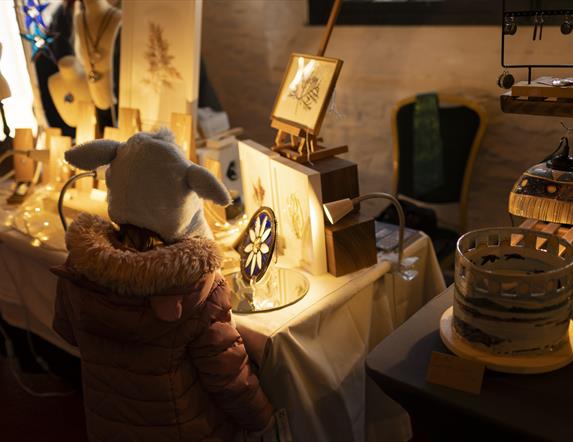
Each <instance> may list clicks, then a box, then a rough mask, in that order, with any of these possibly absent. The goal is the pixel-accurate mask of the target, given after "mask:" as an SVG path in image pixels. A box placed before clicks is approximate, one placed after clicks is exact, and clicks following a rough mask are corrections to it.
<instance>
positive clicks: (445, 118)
mask: <svg viewBox="0 0 573 442" xmlns="http://www.w3.org/2000/svg"><path fill="white" fill-rule="evenodd" d="M438 102H439V110H438V113H439V123H440V135H441V140H442V152H443V175H444V176H443V180H442V182H443V184H442V185H441V186H439V187H437V188H436V189H434V190H432V191H431V192H429V193H427V194H426V195H424V196H423V197H419V196H416V194H415V193H414V182H415V180H416V175H415V173H414V170H415V168H414V167H413V166H414V165H413V161H414V110H415V106H416V97H415V96H413V97H409V98H406V99H404V100H401V101H400V102H398V103H397V105H396V106H395V108H394V110H393V112H392V139H393V145H394V146H393V157H394V163H393V166H394V180H393V181H394V182H393V185H394V193H395V194H397V195H403V196H406V197H409V198H415V199H417V200H418V201H422V202H425V203H456V202H457V203H459V204H460V226H459V227H460V230H461V231H464V230H465V228H466V224H467V199H468V194H469V184H470V180H471V174H472V170H473V166H474V162H475V159H476V156H477V153H478V149H479V146H480V144H481V140H482V138H483V135H484V132H485V128H486V125H487V114H486V112H485V110H484V109H483V108H482V107H481V106H480V105H479V104H478V103H476V102H474V101H472V100H469V99H467V98H464V97H459V96H453V95H445V94H438Z"/></svg>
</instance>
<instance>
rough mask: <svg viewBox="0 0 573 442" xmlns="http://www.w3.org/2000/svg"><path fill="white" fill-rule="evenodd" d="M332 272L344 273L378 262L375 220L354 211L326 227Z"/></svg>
mask: <svg viewBox="0 0 573 442" xmlns="http://www.w3.org/2000/svg"><path fill="white" fill-rule="evenodd" d="M324 230H325V237H326V238H325V239H326V259H327V264H328V273H330V274H332V275H334V276H343V275H346V274H348V273H352V272H355V271H357V270H360V269H363V268H365V267H370V266H372V265H374V264H376V262H377V257H376V255H377V252H376V235H375V231H374V219H373V218H370V217H368V216H366V215H363V214H362V213H353V214H350V215H348V216H346V217H344V218H343V219H342V220H340V221H339V222H337V223H336V224H334V225H332V224H330V223H327V225H326V226H325V228H324Z"/></svg>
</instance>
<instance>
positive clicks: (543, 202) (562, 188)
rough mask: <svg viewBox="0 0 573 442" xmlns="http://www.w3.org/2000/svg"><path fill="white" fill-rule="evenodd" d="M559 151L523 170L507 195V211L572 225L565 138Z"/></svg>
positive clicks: (572, 177)
mask: <svg viewBox="0 0 573 442" xmlns="http://www.w3.org/2000/svg"><path fill="white" fill-rule="evenodd" d="M561 142H562V145H564V147H565V150H564V152H563V153H562V154H560V155H558V156H556V157H554V158H552V159H550V160H548V161H546V162H544V163H540V164H536V165H535V166H533V167H531V168H529V169H528V170H526V171H525V172H524V173H523V175H521V177H520V178H519V179H518V180H517V182H516V183H515V185H514V186H513V189H512V190H511V193H510V194H509V213H511V214H513V215H517V216H522V217H525V218H532V219H536V220H540V221H547V222H552V223H559V224H573V158H571V157H570V156H569V144H568V142H567V139H566V138H564V139H562V140H561Z"/></svg>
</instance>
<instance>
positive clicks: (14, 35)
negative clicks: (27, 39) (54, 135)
mask: <svg viewBox="0 0 573 442" xmlns="http://www.w3.org/2000/svg"><path fill="white" fill-rule="evenodd" d="M0 29H1V30H2V33H1V37H2V39H1V42H2V58H0V71H1V72H2V75H3V76H4V77H5V78H6V81H7V82H8V84H9V85H10V90H11V92H12V95H11V96H10V97H8V98H6V99H4V100H3V104H4V109H5V111H6V119H7V121H8V126H10V129H11V136H14V131H15V129H16V128H17V127H29V128H32V131H33V132H34V133H36V132H37V128H38V125H37V122H36V119H35V118H34V113H33V103H34V95H33V92H32V85H31V83H30V75H29V74H28V67H27V62H26V55H25V54H24V48H23V46H22V40H21V38H20V29H19V28H18V21H17V18H16V11H15V9H14V2H9V1H0ZM3 138H4V134H3V133H2V131H0V139H3Z"/></svg>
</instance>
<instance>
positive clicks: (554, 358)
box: [440, 307, 573, 374]
mask: <svg viewBox="0 0 573 442" xmlns="http://www.w3.org/2000/svg"><path fill="white" fill-rule="evenodd" d="M453 318H454V315H453V307H450V308H448V309H447V310H446V311H445V312H444V314H443V315H442V318H441V319H440V337H441V338H442V341H443V342H444V344H445V346H446V347H448V349H449V350H450V351H452V352H453V353H455V354H456V355H458V356H459V357H461V358H464V359H470V360H475V361H479V362H482V363H483V364H485V365H486V367H487V368H489V369H490V370H495V371H501V372H504V373H519V374H535V373H546V372H548V371H553V370H557V369H559V368H562V367H565V366H566V365H568V364H569V363H570V362H573V348H572V346H571V342H573V325H572V324H573V323H571V322H570V323H569V343H567V344H566V345H564V346H562V347H561V348H560V349H559V350H557V351H554V352H550V353H546V354H542V355H519V356H511V355H507V356H505V355H496V354H493V353H489V352H487V351H485V350H481V349H479V348H476V347H474V346H472V345H470V344H469V343H468V342H467V341H465V340H464V339H463V338H461V337H460V336H459V335H458V334H457V333H456V331H455V330H454V327H453Z"/></svg>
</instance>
